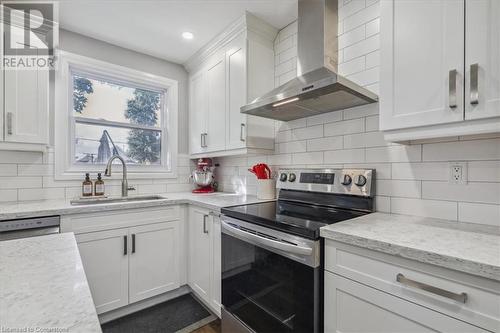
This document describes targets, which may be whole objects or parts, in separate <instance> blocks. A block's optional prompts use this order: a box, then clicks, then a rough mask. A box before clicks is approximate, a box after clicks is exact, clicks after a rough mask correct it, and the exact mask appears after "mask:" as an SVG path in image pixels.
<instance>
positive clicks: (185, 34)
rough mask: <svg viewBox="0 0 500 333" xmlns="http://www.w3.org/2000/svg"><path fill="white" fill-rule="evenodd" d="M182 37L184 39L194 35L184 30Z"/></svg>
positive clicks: (191, 37)
mask: <svg viewBox="0 0 500 333" xmlns="http://www.w3.org/2000/svg"><path fill="white" fill-rule="evenodd" d="M182 37H183V38H184V39H193V37H194V35H193V34H192V33H191V32H189V31H184V32H183V33H182Z"/></svg>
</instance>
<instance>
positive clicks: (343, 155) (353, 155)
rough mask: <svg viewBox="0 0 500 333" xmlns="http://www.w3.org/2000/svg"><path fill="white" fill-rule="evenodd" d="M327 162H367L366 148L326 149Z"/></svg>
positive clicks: (325, 157)
mask: <svg viewBox="0 0 500 333" xmlns="http://www.w3.org/2000/svg"><path fill="white" fill-rule="evenodd" d="M324 154H325V156H324V159H325V163H330V164H334V163H336V164H338V163H363V162H365V150H364V149H344V150H331V151H325V153H324Z"/></svg>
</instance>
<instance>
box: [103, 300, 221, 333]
mask: <svg viewBox="0 0 500 333" xmlns="http://www.w3.org/2000/svg"><path fill="white" fill-rule="evenodd" d="M210 315H211V314H210V312H208V311H207V310H206V309H205V308H204V307H203V305H201V304H200V303H199V302H198V301H197V300H196V299H195V298H194V297H193V296H192V295H191V294H188V295H183V296H180V297H178V298H175V299H172V300H170V301H167V302H164V303H161V304H158V305H155V306H153V307H150V308H147V309H144V310H141V311H139V312H136V313H133V314H130V315H128V316H125V317H122V318H119V319H116V320H113V321H111V322H108V323H105V324H103V325H102V331H103V333H170V332H175V331H178V330H180V329H182V328H184V327H186V326H189V325H191V324H193V323H196V322H198V321H200V320H201V319H204V318H206V317H209V316H210Z"/></svg>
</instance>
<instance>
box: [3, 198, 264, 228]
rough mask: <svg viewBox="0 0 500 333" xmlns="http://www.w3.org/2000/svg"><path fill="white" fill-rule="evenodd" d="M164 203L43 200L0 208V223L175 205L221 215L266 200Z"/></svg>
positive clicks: (169, 200) (177, 201)
mask: <svg viewBox="0 0 500 333" xmlns="http://www.w3.org/2000/svg"><path fill="white" fill-rule="evenodd" d="M160 195H161V196H162V197H164V198H165V199H159V200H147V201H135V202H118V203H100V204H93V205H71V204H70V200H42V201H30V202H16V203H4V204H0V221H1V220H9V219H19V218H27V217H36V216H50V215H67V214H78V213H89V212H99V211H109V210H121V209H131V208H146V207H157V206H168V205H177V204H195V205H198V206H202V207H205V208H208V209H213V210H216V211H220V209H221V208H222V207H229V206H236V205H243V204H249V203H256V202H262V201H269V200H259V199H257V197H256V196H251V195H241V194H234V193H224V192H216V193H209V194H194V193H191V192H180V193H164V194H160Z"/></svg>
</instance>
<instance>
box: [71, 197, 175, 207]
mask: <svg viewBox="0 0 500 333" xmlns="http://www.w3.org/2000/svg"><path fill="white" fill-rule="evenodd" d="M162 199H166V198H165V197H162V196H161V195H143V196H135V197H121V198H116V197H115V198H89V199H74V200H71V201H70V204H72V205H75V206H80V205H98V204H108V203H116V202H136V201H151V200H162Z"/></svg>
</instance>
